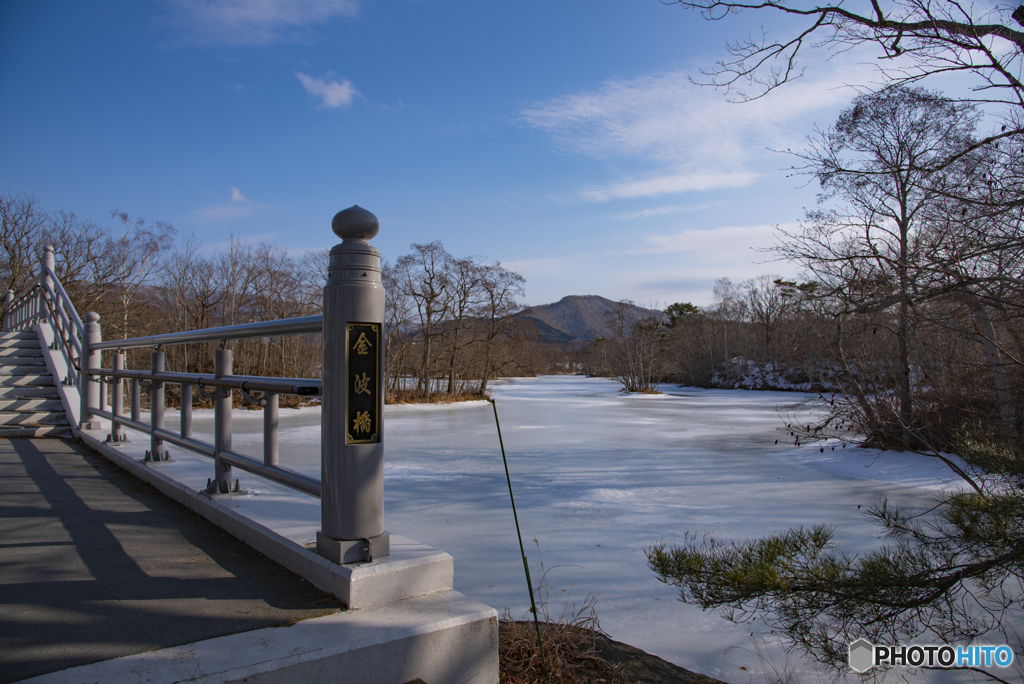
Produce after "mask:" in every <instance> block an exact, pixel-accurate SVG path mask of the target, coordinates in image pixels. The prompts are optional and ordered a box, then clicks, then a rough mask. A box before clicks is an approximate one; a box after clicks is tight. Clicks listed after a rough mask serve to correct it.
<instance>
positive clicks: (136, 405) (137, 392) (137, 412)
mask: <svg viewBox="0 0 1024 684" xmlns="http://www.w3.org/2000/svg"><path fill="white" fill-rule="evenodd" d="M132 420H134V421H135V422H136V423H141V422H142V383H141V382H139V379H138V378H132Z"/></svg>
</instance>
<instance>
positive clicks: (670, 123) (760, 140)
mask: <svg viewBox="0 0 1024 684" xmlns="http://www.w3.org/2000/svg"><path fill="white" fill-rule="evenodd" d="M844 68H845V69H846V71H844V72H842V73H840V72H838V71H836V70H835V69H831V70H829V69H827V68H826V69H825V71H824V73H823V75H822V76H821V77H819V78H817V79H816V80H804V81H797V82H794V83H791V84H788V85H787V87H786V89H785V92H781V91H776V92H775V93H771V94H770V95H769V96H767V97H765V98H763V99H761V100H756V101H753V102H749V103H744V104H732V103H729V102H727V101H725V100H724V99H723V97H722V95H721V93H718V92H715V91H714V90H712V89H709V88H704V87H701V86H696V85H693V84H692V83H690V82H689V80H688V79H687V75H686V72H683V71H673V72H668V73H663V74H659V75H653V76H642V77H639V78H635V79H631V80H614V81H608V82H606V83H604V84H603V85H602V86H601V87H599V88H597V89H596V90H592V91H585V92H581V93H577V94H573V95H566V96H563V97H557V98H554V99H551V100H549V101H547V102H541V103H539V104H537V105H535V106H533V107H530V108H528V109H525V110H523V111H522V112H520V120H521V121H522V122H523V123H525V124H526V125H528V126H531V127H533V128H535V129H537V130H540V131H542V132H544V133H546V134H548V135H549V136H550V137H551V139H552V140H554V141H555V142H556V143H557V144H558V145H560V146H562V147H563V148H565V149H568V150H570V151H572V152H574V153H577V154H583V155H587V156H592V157H596V158H599V159H618V160H627V161H629V162H630V163H632V164H633V165H638V166H639V168H641V169H643V168H646V169H648V171H647V173H646V174H643V173H639V174H637V173H635V174H634V175H633V177H631V178H625V179H618V180H614V181H611V182H609V183H608V184H607V185H603V186H599V187H590V188H584V189H582V190H581V192H580V196H581V197H582V198H583V199H585V200H588V201H595V202H600V201H607V200H610V199H618V198H630V197H653V196H657V195H663V194H670V193H682V192H690V191H700V190H712V189H719V188H730V187H741V186H745V185H749V184H751V183H753V182H755V181H756V180H757V172H756V171H755V169H754V163H755V161H756V160H757V159H758V157H760V156H761V155H762V154H763V153H764V151H765V148H766V147H772V148H784V147H788V146H791V145H801V144H802V142H803V141H804V136H805V135H806V133H807V132H808V123H807V121H806V120H804V119H806V117H807V116H808V115H810V114H813V113H816V112H820V111H821V110H823V109H834V108H838V107H840V106H842V105H844V104H846V103H848V102H849V100H850V99H851V97H852V96H853V95H854V92H853V90H852V89H851V88H846V87H843V86H844V85H845V84H846V83H847V82H848V81H849V80H850V78H851V76H852V75H853V74H862V73H863V72H864V70H863V69H861V68H860V67H858V66H854V67H852V68H851V67H844ZM818 72H819V73H822V70H820V69H819V70H818Z"/></svg>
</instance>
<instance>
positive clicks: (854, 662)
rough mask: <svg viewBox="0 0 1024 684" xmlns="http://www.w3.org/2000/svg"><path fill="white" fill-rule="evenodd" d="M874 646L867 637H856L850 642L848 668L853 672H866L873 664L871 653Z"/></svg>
mask: <svg viewBox="0 0 1024 684" xmlns="http://www.w3.org/2000/svg"><path fill="white" fill-rule="evenodd" d="M874 651H875V647H874V646H873V645H872V644H871V642H869V641H868V640H867V639H857V640H856V641H854V642H853V643H852V644H850V669H851V670H853V671H854V672H857V673H860V672H867V671H868V670H870V669H871V667H872V666H873V665H874V662H873V661H874V658H873V657H872V654H873V653H874Z"/></svg>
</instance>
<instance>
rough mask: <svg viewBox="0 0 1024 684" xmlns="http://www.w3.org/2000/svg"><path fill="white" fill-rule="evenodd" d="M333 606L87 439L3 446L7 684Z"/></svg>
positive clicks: (0, 523)
mask: <svg viewBox="0 0 1024 684" xmlns="http://www.w3.org/2000/svg"><path fill="white" fill-rule="evenodd" d="M339 607H340V604H339V603H338V601H337V599H335V598H334V597H333V596H330V595H328V594H325V593H323V592H321V591H319V590H318V589H316V588H314V587H313V586H312V585H310V584H308V583H306V582H305V581H304V580H302V579H301V578H299V577H298V576H296V575H293V574H291V573H290V572H288V571H287V570H284V569H283V568H282V567H281V566H279V565H277V564H276V563H274V562H273V561H270V560H269V559H267V558H266V557H264V556H262V555H261V554H259V553H258V552H256V551H254V550H253V549H251V548H250V547H248V546H246V545H245V544H243V543H242V542H240V541H238V540H236V539H235V538H234V537H232V536H230V535H228V534H227V533H225V532H224V531H223V530H221V529H220V528H218V527H216V526H214V525H213V524H212V523H210V522H208V521H207V520H206V519H205V518H202V517H200V516H199V515H197V514H195V513H193V512H191V511H190V510H188V509H186V508H184V507H183V506H180V505H178V504H177V503H175V502H173V501H171V500H169V499H167V498H166V497H164V496H163V495H161V494H160V493H159V492H157V491H156V490H155V489H153V488H152V487H150V486H149V485H147V484H145V483H144V482H141V481H139V480H138V479H136V478H134V477H132V476H131V475H129V474H128V473H126V472H124V471H123V470H121V469H120V468H118V467H117V466H115V465H113V464H112V463H110V462H109V461H107V460H106V459H105V458H103V457H102V456H100V455H99V454H96V453H95V452H93V451H91V450H90V449H88V448H87V447H85V446H84V445H82V444H81V443H78V442H72V441H68V440H57V439H9V440H7V439H0V683H3V682H14V681H18V680H21V679H25V678H28V677H33V676H36V675H40V674H43V673H47V672H54V671H57V670H63V669H66V668H69V667H75V666H78V665H84V664H87V663H93V662H97V661H102V660H108V659H111V658H117V657H120V656H125V655H129V654H134V653H141V652H143V651H149V650H152V649H157V648H166V647H169V646H178V645H182V644H188V643H192V642H196V641H200V640H204V639H210V638H213V637H218V636H225V635H229V634H235V633H238V632H244V631H247V630H253V629H258V628H262V627H272V626H277V625H286V624H290V623H293V622H295V621H298V620H303V619H306V618H312V617H317V616H322V615H327V614H330V613H333V612H336V611H337V610H338V609H339Z"/></svg>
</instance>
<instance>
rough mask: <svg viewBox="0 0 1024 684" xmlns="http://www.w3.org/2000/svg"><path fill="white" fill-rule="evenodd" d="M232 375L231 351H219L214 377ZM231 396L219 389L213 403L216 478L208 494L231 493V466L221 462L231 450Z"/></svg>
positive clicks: (225, 389)
mask: <svg viewBox="0 0 1024 684" xmlns="http://www.w3.org/2000/svg"><path fill="white" fill-rule="evenodd" d="M225 375H231V350H230V349H218V350H217V352H216V354H215V355H214V360H213V376H214V377H215V378H223V377H224V376H225ZM231 395H232V391H231V390H229V389H227V388H223V387H218V388H217V398H216V399H214V401H213V430H214V432H213V470H214V476H213V479H212V480H210V483H209V484H208V485H207V487H206V492H207V493H208V494H227V493H228V492H230V491H231V465H230V464H228V463H225V462H224V461H222V460H221V454H222V453H224V452H225V451H230V449H231Z"/></svg>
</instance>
